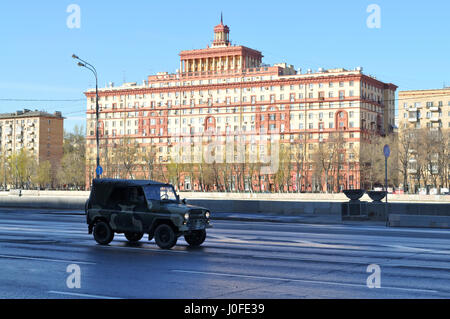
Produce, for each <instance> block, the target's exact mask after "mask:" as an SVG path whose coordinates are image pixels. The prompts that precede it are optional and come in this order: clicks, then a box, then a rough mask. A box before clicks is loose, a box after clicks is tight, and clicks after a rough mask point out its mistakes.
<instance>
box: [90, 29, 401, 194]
mask: <svg viewBox="0 0 450 319" xmlns="http://www.w3.org/2000/svg"><path fill="white" fill-rule="evenodd" d="M262 58H263V55H262V53H261V52H260V51H257V50H254V49H250V48H247V47H245V46H236V45H232V44H231V42H230V40H229V28H228V26H225V25H223V23H222V22H221V23H220V24H219V25H217V26H216V27H215V28H214V40H213V42H212V44H211V46H208V47H207V48H205V49H199V50H190V51H181V52H180V63H179V67H180V68H179V69H178V70H177V71H176V72H175V73H173V74H170V73H168V72H161V73H157V74H156V75H150V76H148V78H147V79H146V80H144V81H143V82H142V83H136V82H134V83H124V84H122V85H121V86H115V85H114V84H113V83H110V84H109V85H108V86H107V87H104V88H101V89H99V104H100V116H99V137H100V149H101V150H100V153H101V154H103V155H102V156H103V157H104V156H105V148H108V149H109V150H112V149H114V147H115V146H117V145H118V144H120V141H122V140H123V139H124V138H130V139H132V140H133V141H135V142H137V143H138V145H139V149H140V150H141V151H142V152H143V153H149V149H150V148H152V149H153V150H154V152H155V153H154V157H155V159H156V162H157V163H161V164H167V165H169V164H171V163H174V162H175V161H176V160H175V159H176V158H178V159H179V158H180V156H181V159H182V160H184V159H186V156H184V155H185V153H186V152H183V151H181V154H180V148H179V147H177V146H179V145H180V144H183V145H192V147H193V148H194V147H197V146H199V145H200V148H197V149H196V150H192V153H190V152H187V153H188V156H187V157H190V156H191V155H192V154H194V155H192V156H195V154H197V155H198V154H202V152H203V151H204V148H205V147H208V146H207V145H210V143H211V142H217V143H218V145H219V146H218V149H220V147H221V146H220V145H224V144H226V143H227V141H230V140H231V141H235V142H237V143H236V144H239V145H240V146H242V145H243V146H244V148H243V149H242V150H243V151H242V152H241V153H243V154H245V155H246V156H248V155H249V153H250V154H257V156H262V155H264V154H267V153H268V148H269V147H268V146H265V145H258V142H257V141H261V136H262V135H267V136H268V139H269V140H272V139H273V138H274V137H276V139H277V140H278V141H279V144H280V145H285V146H288V147H290V148H291V149H293V148H296V147H297V150H296V152H297V153H299V152H300V153H301V157H302V163H301V167H300V169H299V170H300V171H301V172H302V173H301V174H302V181H301V182H299V180H298V179H299V173H298V171H299V170H297V172H296V173H295V172H294V171H293V170H290V171H289V172H288V173H287V175H292V180H294V182H293V183H292V184H293V185H291V186H290V189H291V190H294V191H295V190H300V189H301V190H302V191H312V190H318V189H323V187H324V186H323V185H322V184H323V178H321V177H320V176H319V177H317V174H314V170H315V169H316V170H317V163H315V153H316V152H317V148H318V146H319V145H321V144H322V143H326V142H327V141H328V140H330V139H331V137H332V136H336V135H339V136H341V137H342V139H343V141H344V142H343V147H342V148H343V149H344V150H341V153H343V154H342V156H340V159H339V161H340V162H339V164H336V165H337V174H342V178H341V179H340V183H339V184H340V185H338V187H339V188H359V187H360V186H361V185H360V165H359V158H360V154H359V153H360V144H361V143H368V142H369V141H370V140H371V138H373V137H374V136H382V135H386V134H389V133H390V132H392V130H393V128H394V126H395V91H396V89H397V86H395V85H394V84H391V83H384V82H382V81H380V80H378V79H376V78H375V77H374V76H371V75H367V74H364V73H363V69H362V67H356V68H354V69H344V68H335V69H323V68H320V69H318V70H311V69H307V70H301V69H296V68H294V66H292V65H289V64H287V63H279V64H274V65H267V64H264V63H263V62H262ZM85 95H86V97H87V125H86V127H87V134H86V137H87V138H86V140H87V147H86V149H87V154H86V156H87V170H86V171H87V176H86V185H87V186H89V184H90V181H91V179H92V178H93V177H94V174H95V156H96V148H95V146H96V144H95V143H96V140H95V138H96V136H95V131H96V130H95V122H96V113H95V90H93V89H90V90H88V91H87V92H85ZM255 141H256V142H255ZM259 144H261V143H259ZM202 145H203V150H202ZM189 151H190V150H189ZM297 155H298V154H297ZM297 155H296V154H294V153H292V152H291V153H290V158H291V160H292V162H294V160H295V158H298V156H297ZM239 156H240V155H239V154H234V158H232V159H236V158H238V157H239ZM189 160H190V158H188V159H187V160H186V162H189ZM194 161H196V162H197V163H199V162H201V161H202V156H200V158H197V159H196V160H194ZM101 162H103V163H105V162H106V159H105V158H102V159H101ZM228 162H230V161H229V160H228ZM288 166H289V165H288ZM103 168H104V169H106V171H105V173H106V176H110V177H115V176H114V174H110V175H108V169H107V168H105V165H104V166H103ZM136 169H137V168H136ZM243 174H244V175H247V177H246V180H247V182H246V186H245V189H246V190H248V189H250V188H252V187H253V188H259V189H261V187H260V186H261V185H258V186H255V185H256V184H255V183H258V184H260V183H263V184H264V185H263V187H262V189H263V190H274V189H276V187H277V186H276V185H275V184H277V183H276V182H274V181H273V180H271V179H270V178H265V177H264V176H263V178H262V179H259V180H258V181H255V180H254V179H252V177H251V176H248V175H251V173H243ZM111 175H112V176H111ZM314 175H316V176H314ZM236 178H238V179H239V177H236V174H230V179H233V182H232V183H233V184H239V183H240V181H237V180H234V179H236ZM243 179H244V178H242V179H241V180H243ZM317 179H320V180H321V182H320V181H317ZM248 180H250V182H248ZM252 180H253V181H252ZM198 184H199V183H196V182H195V181H194V180H193V178H192V176H189V174H184V176H182V177H181V181H180V188H181V189H199V188H198V187H199V186H198ZM216 184H217V183H216ZM248 184H249V185H248ZM278 184H279V183H278ZM319 184H320V185H319ZM216 187H217V185H216Z"/></svg>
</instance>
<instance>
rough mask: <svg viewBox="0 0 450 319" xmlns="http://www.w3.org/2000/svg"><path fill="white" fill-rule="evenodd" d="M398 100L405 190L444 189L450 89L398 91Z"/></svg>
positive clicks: (447, 152) (447, 174) (449, 127)
mask: <svg viewBox="0 0 450 319" xmlns="http://www.w3.org/2000/svg"><path fill="white" fill-rule="evenodd" d="M398 96H399V97H398V98H399V106H400V107H399V119H398V121H399V136H400V147H401V150H400V152H401V153H403V159H404V160H403V164H404V169H403V170H402V174H403V175H404V176H403V177H404V183H405V184H406V185H405V186H406V188H407V189H409V190H410V191H412V192H417V191H419V189H422V190H423V191H427V192H430V189H435V192H436V191H438V190H439V189H440V188H447V189H448V188H449V186H450V185H449V173H450V168H449V165H450V163H449V156H450V155H449V151H448V150H449V149H450V145H449V142H450V141H449V132H450V88H449V87H446V88H442V89H431V90H411V91H400V92H399V95H398ZM400 155H402V154H400ZM400 165H402V163H400Z"/></svg>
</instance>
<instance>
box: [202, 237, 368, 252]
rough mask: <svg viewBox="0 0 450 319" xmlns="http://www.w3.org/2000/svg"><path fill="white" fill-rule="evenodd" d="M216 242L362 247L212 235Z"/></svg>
mask: <svg viewBox="0 0 450 319" xmlns="http://www.w3.org/2000/svg"><path fill="white" fill-rule="evenodd" d="M210 237H212V238H214V239H213V241H215V242H222V243H233V244H250V245H265V246H291V247H312V248H328V249H356V250H361V249H362V247H361V246H352V245H346V244H333V245H331V244H321V243H315V242H312V241H308V240H299V239H291V240H290V241H262V240H257V239H250V238H248V239H244V238H242V239H238V238H230V237H227V236H221V235H210Z"/></svg>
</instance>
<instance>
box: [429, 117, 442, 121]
mask: <svg viewBox="0 0 450 319" xmlns="http://www.w3.org/2000/svg"><path fill="white" fill-rule="evenodd" d="M430 121H431V122H439V121H440V120H439V117H437V116H432V117H431V118H430Z"/></svg>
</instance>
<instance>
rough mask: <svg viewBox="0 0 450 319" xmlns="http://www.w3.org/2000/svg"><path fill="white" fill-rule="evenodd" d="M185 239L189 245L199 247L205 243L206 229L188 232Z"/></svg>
mask: <svg viewBox="0 0 450 319" xmlns="http://www.w3.org/2000/svg"><path fill="white" fill-rule="evenodd" d="M184 239H185V240H186V242H187V243H188V244H189V246H191V247H198V246H200V245H201V244H203V242H204V241H205V239H206V230H204V229H201V230H193V231H191V232H189V233H186V234H185V235H184Z"/></svg>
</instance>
